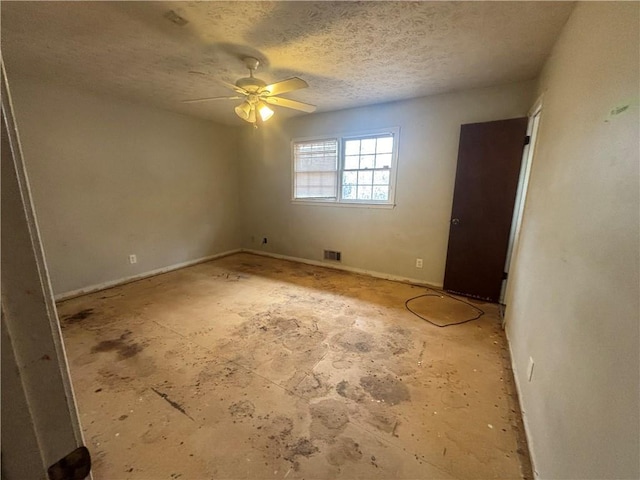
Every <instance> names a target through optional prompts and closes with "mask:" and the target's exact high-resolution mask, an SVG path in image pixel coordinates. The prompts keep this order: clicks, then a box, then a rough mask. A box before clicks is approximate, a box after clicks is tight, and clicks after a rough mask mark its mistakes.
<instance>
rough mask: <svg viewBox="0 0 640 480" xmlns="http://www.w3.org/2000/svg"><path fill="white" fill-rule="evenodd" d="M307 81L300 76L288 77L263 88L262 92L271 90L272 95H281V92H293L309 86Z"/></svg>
mask: <svg viewBox="0 0 640 480" xmlns="http://www.w3.org/2000/svg"><path fill="white" fill-rule="evenodd" d="M308 86H309V85H308V84H307V82H305V81H304V80H302V79H301V78H298V77H291V78H287V79H286V80H282V81H281V82H276V83H272V84H271V85H267V86H266V87H264V88H262V89H261V90H260V91H261V92H269V94H270V95H280V94H281V93H287V92H293V91H294V90H300V89H301V88H307V87H308Z"/></svg>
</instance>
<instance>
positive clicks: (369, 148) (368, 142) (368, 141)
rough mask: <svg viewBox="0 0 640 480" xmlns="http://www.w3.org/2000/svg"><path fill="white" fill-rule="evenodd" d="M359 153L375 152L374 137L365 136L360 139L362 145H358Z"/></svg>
mask: <svg viewBox="0 0 640 480" xmlns="http://www.w3.org/2000/svg"><path fill="white" fill-rule="evenodd" d="M360 153H362V154H367V153H376V139H375V138H365V139H363V140H362V145H361V147H360Z"/></svg>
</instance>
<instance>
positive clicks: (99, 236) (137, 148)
mask: <svg viewBox="0 0 640 480" xmlns="http://www.w3.org/2000/svg"><path fill="white" fill-rule="evenodd" d="M8 78H9V83H10V87H11V90H12V95H13V102H14V108H15V113H16V121H17V124H18V129H19V132H20V137H21V141H22V147H23V152H24V158H25V163H26V165H27V172H28V175H29V180H30V184H31V187H32V193H33V198H34V204H35V209H36V214H37V215H38V222H39V226H40V232H41V235H42V242H43V246H44V250H45V254H46V257H47V263H48V266H49V273H50V275H51V281H52V284H53V289H54V293H56V294H61V293H64V292H68V291H73V290H75V289H80V288H85V287H88V286H92V285H96V284H101V283H104V282H111V281H115V280H118V279H121V278H126V277H130V276H133V275H138V274H141V273H144V272H149V271H151V270H155V269H158V268H163V267H166V266H170V265H173V264H177V263H181V262H185V261H189V260H194V259H197V258H200V257H204V256H208V255H212V254H215V253H219V252H224V251H228V250H231V249H234V248H237V247H238V245H239V243H240V239H239V236H238V231H239V229H238V222H239V214H238V207H239V192H238V168H237V162H236V158H237V129H234V128H231V127H225V126H221V125H217V124H214V123H211V122H207V121H202V120H196V119H193V118H189V117H186V116H183V115H179V114H175V113H170V112H165V111H162V110H157V109H153V108H148V107H143V106H139V105H135V104H131V103H126V102H123V101H120V100H118V99H115V98H108V97H104V96H95V95H93V94H90V93H81V92H79V91H77V90H75V89H70V88H64V87H59V86H55V85H53V84H50V83H47V84H43V83H39V82H36V81H31V80H26V79H16V78H12V77H11V70H10V69H9V70H8ZM129 254H136V255H137V257H138V263H137V264H135V265H131V264H129V259H128V256H129Z"/></svg>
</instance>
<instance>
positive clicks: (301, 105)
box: [264, 97, 316, 113]
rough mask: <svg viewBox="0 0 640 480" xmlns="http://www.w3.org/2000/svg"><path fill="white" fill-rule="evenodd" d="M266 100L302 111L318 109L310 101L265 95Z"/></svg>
mask: <svg viewBox="0 0 640 480" xmlns="http://www.w3.org/2000/svg"><path fill="white" fill-rule="evenodd" d="M264 101H265V102H267V103H270V104H271V105H276V106H278V107H285V108H293V109H294V110H300V111H302V112H307V113H312V112H315V111H316V106H315V105H311V104H309V103H302V102H298V101H297V100H289V99H288V98H280V97H265V98H264Z"/></svg>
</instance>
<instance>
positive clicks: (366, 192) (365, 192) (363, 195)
mask: <svg viewBox="0 0 640 480" xmlns="http://www.w3.org/2000/svg"><path fill="white" fill-rule="evenodd" d="M371 188H372V187H370V186H369V187H361V186H358V200H371Z"/></svg>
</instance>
